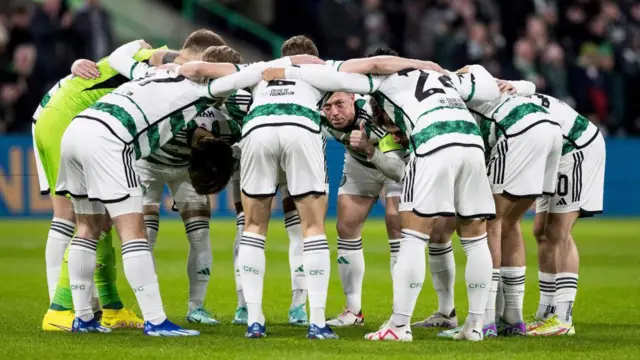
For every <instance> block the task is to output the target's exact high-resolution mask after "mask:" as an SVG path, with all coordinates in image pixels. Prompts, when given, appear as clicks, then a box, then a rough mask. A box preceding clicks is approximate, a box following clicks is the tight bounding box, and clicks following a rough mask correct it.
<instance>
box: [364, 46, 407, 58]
mask: <svg viewBox="0 0 640 360" xmlns="http://www.w3.org/2000/svg"><path fill="white" fill-rule="evenodd" d="M382 55H387V56H399V55H398V52H397V51H395V50H393V49H391V48H386V47H379V48H376V49H374V50H373V51H371V52H370V53H368V54H367V57H373V56H382Z"/></svg>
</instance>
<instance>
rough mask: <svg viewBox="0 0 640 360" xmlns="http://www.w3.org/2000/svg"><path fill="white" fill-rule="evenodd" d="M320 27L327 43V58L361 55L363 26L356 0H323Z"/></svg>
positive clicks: (339, 58) (341, 58) (340, 58)
mask: <svg viewBox="0 0 640 360" xmlns="http://www.w3.org/2000/svg"><path fill="white" fill-rule="evenodd" d="M320 27H321V28H322V32H323V35H324V43H325V44H327V54H326V56H327V58H331V59H336V60H346V59H349V58H353V57H359V56H362V54H363V52H364V49H365V47H364V45H365V43H364V37H365V30H364V29H365V27H364V21H363V18H362V16H361V11H360V4H359V2H358V1H356V0H323V1H322V3H320Z"/></svg>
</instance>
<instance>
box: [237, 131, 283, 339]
mask: <svg viewBox="0 0 640 360" xmlns="http://www.w3.org/2000/svg"><path fill="white" fill-rule="evenodd" d="M273 129H278V128H261V129H258V130H254V131H253V132H251V133H250V134H249V135H248V136H246V137H245V138H243V139H242V142H241V143H240V146H241V148H242V157H241V159H240V161H241V165H240V172H241V174H240V183H241V189H242V208H243V209H244V216H245V218H244V219H245V226H244V231H243V233H242V238H241V239H240V244H239V246H238V267H239V268H240V274H241V279H242V289H243V294H244V298H245V301H246V303H247V312H248V314H247V324H248V328H247V332H246V334H245V336H246V337H249V338H259V337H264V336H265V335H266V328H265V319H264V314H263V312H262V293H263V287H264V272H265V266H266V258H265V252H264V248H265V241H266V235H267V227H268V224H269V218H270V216H271V202H272V200H273V197H274V196H275V193H276V187H277V183H278V160H279V152H278V139H277V137H276V136H275V134H274V133H275V131H273Z"/></svg>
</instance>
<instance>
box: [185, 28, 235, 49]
mask: <svg viewBox="0 0 640 360" xmlns="http://www.w3.org/2000/svg"><path fill="white" fill-rule="evenodd" d="M222 45H227V43H225V42H224V40H223V39H222V37H221V36H220V35H218V34H216V33H214V32H213V31H211V30H207V29H200V30H196V31H194V32H192V33H191V34H189V36H188V37H187V39H186V40H185V41H184V45H182V49H183V50H187V51H190V52H192V53H196V54H199V53H201V52H203V51H205V50H206V49H207V48H208V47H209V46H222Z"/></svg>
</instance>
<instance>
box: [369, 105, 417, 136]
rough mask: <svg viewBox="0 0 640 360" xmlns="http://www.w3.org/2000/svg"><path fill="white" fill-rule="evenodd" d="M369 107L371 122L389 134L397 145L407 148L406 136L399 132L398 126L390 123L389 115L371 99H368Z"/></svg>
mask: <svg viewBox="0 0 640 360" xmlns="http://www.w3.org/2000/svg"><path fill="white" fill-rule="evenodd" d="M369 105H370V106H371V112H372V115H373V116H372V122H373V123H374V124H375V125H378V126H380V127H381V128H383V129H385V130H386V131H387V132H388V133H389V134H391V136H393V141H395V142H396V143H397V144H400V145H402V146H403V147H405V148H406V147H408V146H409V139H408V138H407V135H406V134H405V133H404V132H403V131H401V130H400V128H399V127H398V125H396V124H395V123H394V122H393V121H391V118H390V117H389V115H387V113H386V112H385V111H384V109H383V108H382V106H380V104H378V102H377V101H376V100H375V99H374V98H373V97H371V98H370V99H369Z"/></svg>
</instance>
